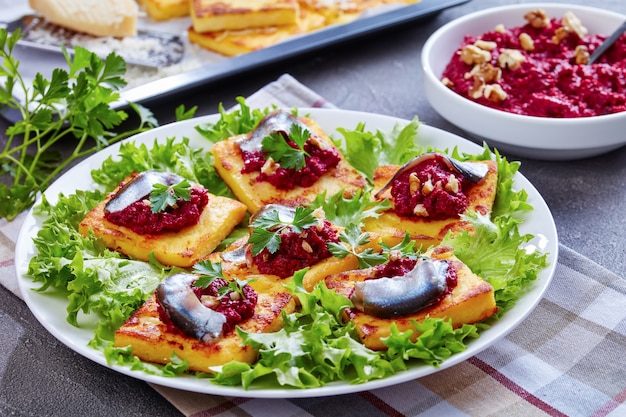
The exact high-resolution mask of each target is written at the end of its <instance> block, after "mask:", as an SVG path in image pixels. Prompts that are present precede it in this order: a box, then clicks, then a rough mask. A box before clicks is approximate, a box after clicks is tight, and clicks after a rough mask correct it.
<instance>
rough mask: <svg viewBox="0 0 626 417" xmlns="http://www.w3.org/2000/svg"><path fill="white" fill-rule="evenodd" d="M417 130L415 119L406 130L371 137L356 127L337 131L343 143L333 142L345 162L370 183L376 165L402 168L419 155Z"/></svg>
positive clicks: (377, 132)
mask: <svg viewBox="0 0 626 417" xmlns="http://www.w3.org/2000/svg"><path fill="white" fill-rule="evenodd" d="M418 127H419V121H418V119H417V118H414V119H413V120H412V121H411V122H410V123H408V124H406V125H405V126H401V125H400V124H398V125H396V126H394V128H393V130H392V131H391V132H388V133H387V132H382V131H380V130H378V131H376V133H372V132H369V131H366V130H365V124H363V123H359V125H358V126H357V127H356V128H355V129H354V130H347V129H344V128H339V129H337V131H339V133H341V134H342V135H343V139H335V138H333V142H334V143H335V145H336V146H337V147H338V148H339V149H340V150H341V152H342V153H343V154H344V155H345V157H346V160H347V161H348V162H349V163H350V164H351V165H352V166H353V167H354V168H356V169H357V170H358V171H359V172H361V173H362V174H363V175H364V176H365V177H366V178H367V180H368V181H369V182H370V183H373V182H374V181H373V178H374V170H375V169H376V167H378V166H379V165H402V164H404V163H406V162H408V161H410V160H411V159H412V158H413V157H414V156H415V155H417V154H419V153H420V152H421V150H422V148H421V147H420V146H419V145H418V144H417V141H416V136H417V130H418Z"/></svg>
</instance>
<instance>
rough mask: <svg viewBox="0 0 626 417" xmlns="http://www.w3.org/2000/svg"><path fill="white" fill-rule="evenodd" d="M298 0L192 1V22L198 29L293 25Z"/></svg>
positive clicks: (212, 29) (205, 30)
mask: <svg viewBox="0 0 626 417" xmlns="http://www.w3.org/2000/svg"><path fill="white" fill-rule="evenodd" d="M298 9H299V5H298V2H297V0H229V1H215V0H191V9H190V10H191V22H192V24H193V28H194V30H195V31H196V32H215V31H220V30H237V29H249V28H256V27H267V26H282V25H293V24H295V23H297V20H298Z"/></svg>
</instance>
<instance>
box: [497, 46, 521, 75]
mask: <svg viewBox="0 0 626 417" xmlns="http://www.w3.org/2000/svg"><path fill="white" fill-rule="evenodd" d="M525 60H526V57H524V54H522V53H521V52H520V51H518V50H517V49H506V48H505V49H502V51H501V53H500V56H499V57H498V65H500V68H508V69H510V70H511V71H515V70H516V69H519V67H521V66H522V63H523V62H524V61H525Z"/></svg>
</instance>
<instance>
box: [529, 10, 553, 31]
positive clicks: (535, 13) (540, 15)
mask: <svg viewBox="0 0 626 417" xmlns="http://www.w3.org/2000/svg"><path fill="white" fill-rule="evenodd" d="M524 19H526V20H527V21H528V23H530V25H531V26H532V27H534V28H536V29H541V28H547V27H548V26H550V18H549V17H548V15H547V14H546V12H545V11H543V10H541V9H536V10H531V11H530V12H528V13H526V14H525V15H524Z"/></svg>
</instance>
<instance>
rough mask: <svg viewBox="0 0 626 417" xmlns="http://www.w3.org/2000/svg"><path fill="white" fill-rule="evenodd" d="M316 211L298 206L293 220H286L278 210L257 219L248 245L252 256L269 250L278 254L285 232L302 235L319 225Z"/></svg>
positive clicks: (268, 212)
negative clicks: (281, 237)
mask: <svg viewBox="0 0 626 417" xmlns="http://www.w3.org/2000/svg"><path fill="white" fill-rule="evenodd" d="M313 212H314V210H313V209H310V208H306V207H301V206H298V207H296V208H295V211H294V215H293V217H292V218H288V219H285V218H284V217H283V216H281V212H280V211H279V210H278V209H270V210H267V211H266V212H264V213H263V214H261V215H260V216H259V217H257V218H256V219H255V220H254V221H253V222H252V224H251V225H250V226H251V227H252V233H251V234H250V237H249V238H248V243H249V244H251V245H252V247H251V249H252V254H253V255H254V256H256V255H258V254H259V253H261V251H263V249H267V250H268V251H269V252H270V253H276V251H278V249H279V248H280V242H281V239H280V235H281V233H283V232H289V231H291V232H295V233H301V232H302V231H303V230H304V229H307V228H309V227H312V226H315V225H316V224H318V222H319V219H318V218H317V217H315V215H314V214H313Z"/></svg>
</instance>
